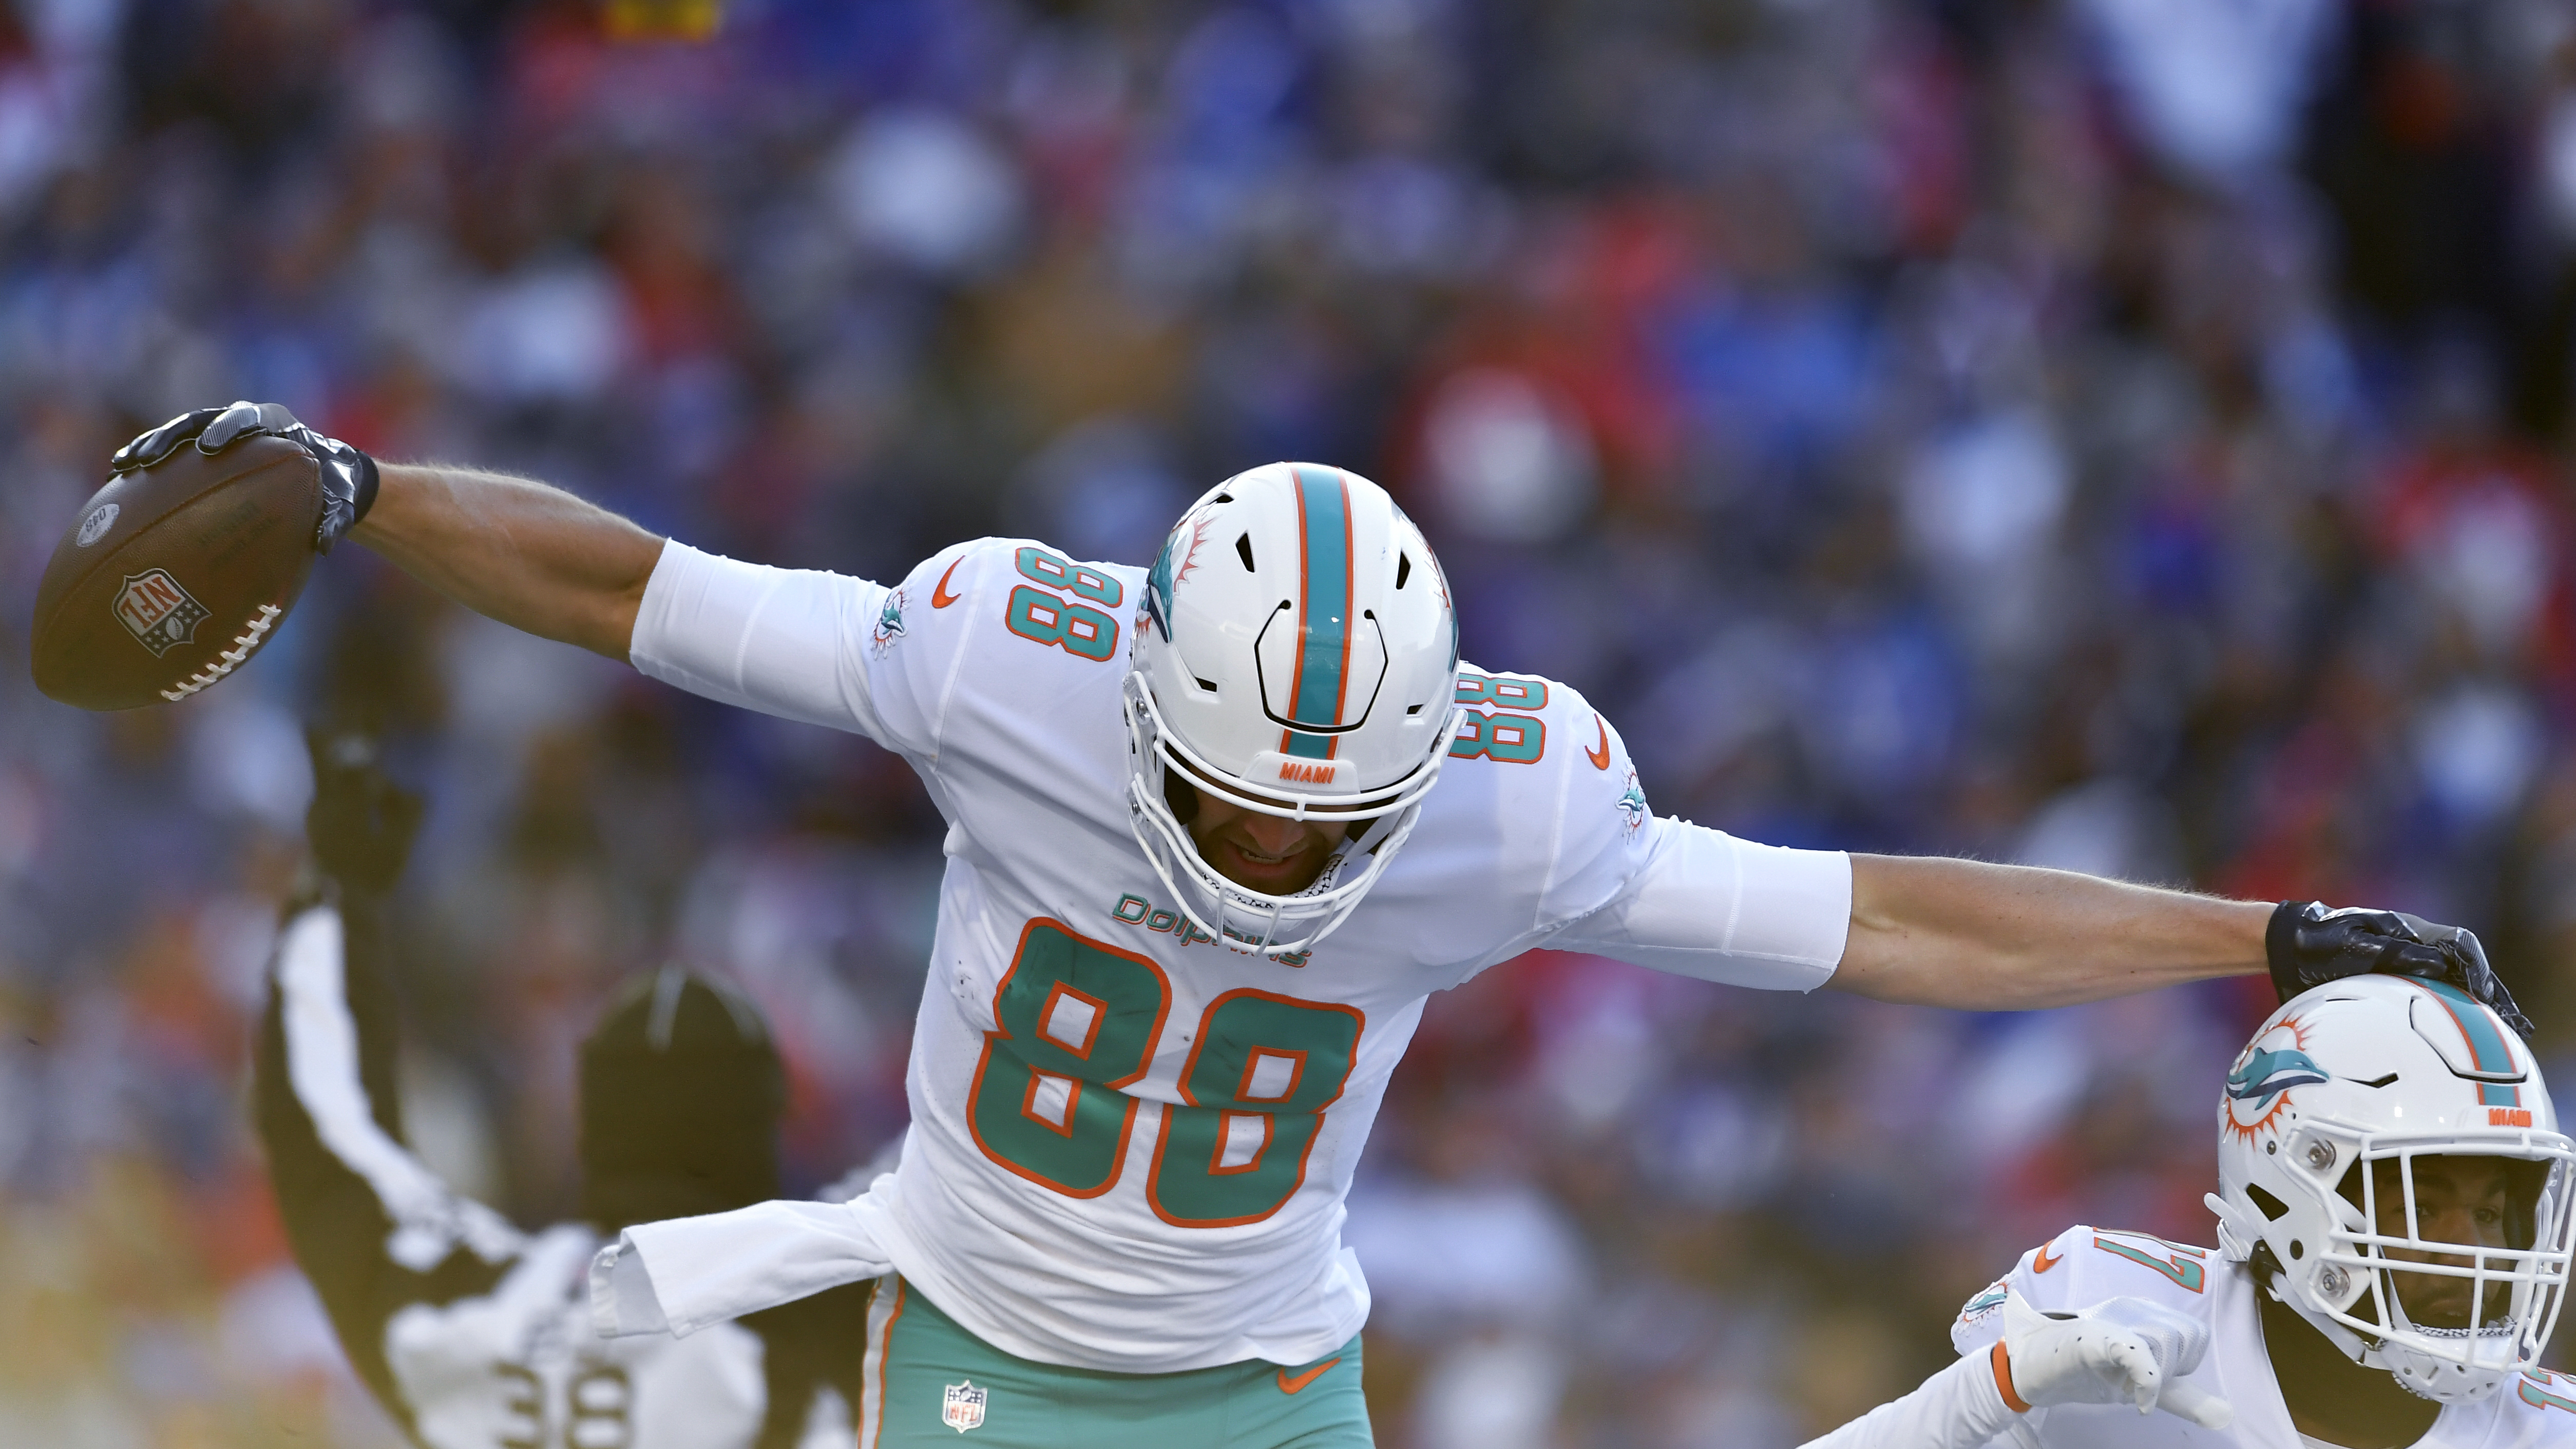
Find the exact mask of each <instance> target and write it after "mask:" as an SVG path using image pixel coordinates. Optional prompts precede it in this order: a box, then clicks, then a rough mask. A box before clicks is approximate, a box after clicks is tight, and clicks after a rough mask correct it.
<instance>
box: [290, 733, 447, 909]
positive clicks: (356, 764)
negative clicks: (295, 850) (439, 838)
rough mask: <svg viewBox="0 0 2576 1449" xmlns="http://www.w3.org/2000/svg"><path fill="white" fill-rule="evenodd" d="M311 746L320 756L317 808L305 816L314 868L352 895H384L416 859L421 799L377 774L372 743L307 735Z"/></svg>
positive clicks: (335, 735)
mask: <svg viewBox="0 0 2576 1449" xmlns="http://www.w3.org/2000/svg"><path fill="white" fill-rule="evenodd" d="M304 742H305V744H306V745H307V746H308V747H309V748H311V750H312V751H313V807H312V808H311V809H309V810H307V811H305V812H304V834H305V837H306V839H308V840H309V841H310V842H311V843H312V846H313V863H314V864H315V865H316V866H317V867H319V868H320V870H321V871H322V873H323V874H324V875H327V876H329V877H331V878H332V879H333V880H336V881H338V882H339V883H340V887H341V889H342V890H344V891H361V892H364V893H366V894H368V895H382V894H384V893H385V891H386V890H388V889H390V888H391V887H392V885H393V883H394V879H395V877H397V876H400V875H401V874H402V868H403V862H404V861H405V860H408V859H409V858H410V856H411V839H412V835H413V833H414V832H416V831H418V830H419V829H420V815H421V798H420V797H419V796H418V795H415V794H413V793H412V792H411V791H409V790H406V789H404V788H402V787H401V786H400V785H397V784H395V783H394V782H393V781H392V780H390V779H388V778H386V776H385V772H384V771H383V770H381V769H379V768H377V765H376V744H375V741H374V740H372V739H370V738H368V737H367V736H365V735H360V734H339V733H334V732H331V731H327V730H306V731H305V732H304Z"/></svg>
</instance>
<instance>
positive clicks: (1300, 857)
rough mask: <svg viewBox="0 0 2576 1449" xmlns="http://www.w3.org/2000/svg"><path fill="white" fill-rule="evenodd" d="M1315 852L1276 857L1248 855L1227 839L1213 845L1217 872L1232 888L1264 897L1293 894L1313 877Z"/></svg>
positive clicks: (1307, 851) (1315, 861)
mask: <svg viewBox="0 0 2576 1449" xmlns="http://www.w3.org/2000/svg"><path fill="white" fill-rule="evenodd" d="M1316 855H1317V852H1315V851H1313V850H1301V851H1298V852H1296V853H1295V854H1293V855H1286V856H1279V857H1276V858H1272V857H1265V856H1255V855H1251V854H1248V853H1247V852H1246V851H1245V850H1244V849H1243V847H1242V846H1239V845H1237V844H1235V843H1234V842H1233V841H1231V840H1220V841H1218V842H1217V862H1216V864H1217V873H1218V874H1220V875H1222V876H1224V877H1225V878H1226V879H1228V880H1230V881H1233V882H1234V883H1235V884H1236V885H1239V886H1243V887H1245V888H1247V889H1250V890H1256V891H1260V892H1261V893H1263V894H1264V895H1274V896H1282V895H1293V894H1295V893H1296V892H1297V891H1299V890H1302V889H1304V888H1305V886H1306V883H1307V882H1309V881H1311V880H1313V879H1314V878H1315V872H1316V867H1317V865H1318V864H1320V862H1319V861H1317V860H1316V859H1315V857H1316Z"/></svg>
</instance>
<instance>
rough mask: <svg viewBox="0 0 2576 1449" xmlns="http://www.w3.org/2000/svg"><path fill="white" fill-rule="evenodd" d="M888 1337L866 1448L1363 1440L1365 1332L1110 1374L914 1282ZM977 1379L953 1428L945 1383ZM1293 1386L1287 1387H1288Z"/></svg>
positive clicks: (1111, 1448) (1192, 1446) (1190, 1448)
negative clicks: (952, 1306) (1329, 1346)
mask: <svg viewBox="0 0 2576 1449" xmlns="http://www.w3.org/2000/svg"><path fill="white" fill-rule="evenodd" d="M877 1291H878V1292H879V1293H889V1292H891V1293H898V1294H900V1295H901V1297H900V1298H899V1299H898V1300H897V1308H896V1311H895V1313H894V1315H893V1317H892V1320H891V1321H890V1322H887V1323H886V1326H885V1329H884V1341H883V1342H881V1343H871V1344H869V1345H867V1355H868V1368H867V1380H868V1392H869V1394H870V1395H871V1396H873V1397H875V1398H876V1399H877V1404H876V1406H875V1407H876V1408H877V1409H878V1411H879V1415H880V1417H879V1421H878V1432H877V1434H876V1436H875V1438H874V1441H873V1442H872V1443H869V1444H866V1445H862V1446H861V1449H928V1446H932V1445H946V1446H958V1445H959V1444H960V1440H961V1439H962V1440H963V1445H962V1449H1214V1446H1219V1445H1222V1446H1225V1449H1370V1446H1371V1444H1373V1443H1374V1440H1372V1439H1371V1437H1370V1434H1369V1421H1368V1404H1367V1402H1366V1401H1365V1400H1363V1399H1362V1398H1361V1397H1360V1340H1359V1338H1358V1337H1357V1336H1356V1335H1354V1336H1353V1337H1352V1339H1351V1340H1350V1342H1348V1343H1345V1344H1343V1345H1342V1346H1341V1348H1339V1349H1338V1350H1336V1351H1334V1352H1333V1353H1331V1354H1329V1355H1327V1356H1325V1357H1324V1358H1321V1359H1318V1360H1316V1361H1315V1362H1314V1363H1310V1364H1298V1365H1295V1366H1292V1367H1282V1366H1280V1365H1278V1364H1274V1363H1268V1362H1264V1361H1262V1360H1260V1359H1247V1360H1245V1361H1244V1362H1242V1363H1232V1364H1225V1365H1222V1366H1220V1367H1217V1368H1206V1369H1193V1370H1191V1371H1189V1372H1187V1373H1177V1374H1114V1373H1103V1372H1101V1371H1099V1370H1096V1369H1078V1368H1061V1367H1058V1366H1056V1365H1054V1364H1043V1363H1035V1362H1032V1361H1030V1360H1028V1359H1024V1358H1014V1357H1012V1356H1011V1355H1009V1354H1007V1353H1004V1352H1002V1351H1001V1350H1000V1349H997V1348H994V1347H992V1346H991V1345H989V1344H987V1343H985V1342H984V1341H983V1340H981V1339H979V1338H977V1337H975V1336H974V1335H973V1334H971V1333H968V1332H967V1331H966V1330H965V1329H963V1328H960V1327H959V1326H958V1325H957V1321H956V1320H955V1319H952V1318H950V1317H949V1316H948V1315H947V1314H945V1313H942V1312H940V1311H939V1309H938V1307H937V1306H936V1305H934V1304H933V1303H932V1302H931V1301H930V1300H929V1299H927V1298H925V1297H923V1296H922V1295H921V1293H920V1291H919V1290H918V1289H916V1288H914V1287H913V1286H912V1285H911V1284H909V1283H905V1282H902V1281H901V1280H899V1279H895V1278H887V1279H884V1280H882V1281H881V1282H879V1283H878V1285H877ZM963 1383H972V1384H974V1385H975V1386H977V1387H979V1388H981V1389H983V1390H984V1393H985V1397H984V1404H983V1410H984V1413H983V1422H982V1423H980V1424H978V1425H976V1426H975V1427H974V1428H973V1429H970V1430H966V1431H963V1432H962V1434H961V1431H959V1430H956V1429H952V1428H950V1427H949V1426H948V1424H947V1423H946V1422H945V1421H944V1419H943V1417H942V1415H943V1409H944V1401H943V1395H944V1394H945V1392H946V1390H947V1387H948V1386H949V1385H951V1384H963ZM1292 1389H1293V1392H1292Z"/></svg>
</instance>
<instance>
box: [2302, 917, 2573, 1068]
mask: <svg viewBox="0 0 2576 1449" xmlns="http://www.w3.org/2000/svg"><path fill="white" fill-rule="evenodd" d="M2263 954H2264V956H2265V957H2266V958H2268V959H2269V961H2270V963H2271V967H2272V989H2273V990H2274V991H2276V992H2278V993H2280V998H2281V1000H2283V1001H2287V1000H2289V999H2290V998H2291V997H2293V996H2296V995H2298V994H2299V993H2300V992H2302V991H2306V990H2308V989H2309V988H2311V987H2316V986H2323V985H2325V984H2326V983H2327V982H2329V981H2339V980H2341V979H2343V978H2344V977H2346V976H2358V975H2360V974H2361V973H2363V972H2365V971H2378V972H2382V973H2384V974H2387V975H2391V976H2416V977H2421V978H2423V979H2425V980H2428V981H2444V982H2448V983H2450V984H2451V985H2453V986H2456V987H2458V988H2460V989H2461V990H2462V991H2465V992H2467V993H2468V994H2469V995H2471V996H2473V997H2475V998H2477V999H2478V1000H2479V1001H2481V1002H2484V1003H2485V1004H2487V1005H2488V1006H2490V1007H2493V1008H2494V1009H2495V1014H2496V1015H2498V1016H2500V1017H2502V1018H2504V1024H2505V1025H2507V1026H2509V1027H2512V1028H2513V1029H2514V1030H2515V1031H2516V1032H2518V1033H2520V1034H2521V1036H2522V1039H2523V1040H2524V1041H2529V1040H2531V1019H2530V1018H2529V1017H2526V1016H2524V1015H2523V1014H2522V1010H2521V1008H2519V1007H2517V1006H2515V1005H2514V1004H2513V993H2512V992H2509V991H2507V990H2505V989H2504V983H2503V982H2502V981H2499V980H2497V979H2496V974H2495V968H2494V967H2492V966H2489V965H2488V964H2487V953H2486V948H2485V947H2483V946H2480V945H2479V944H2478V938H2477V936H2476V934H2475V933H2473V932H2470V931H2466V930H2463V929H2461V928H2460V927H2458V926H2443V925H2436V924H2434V923H2433V922H2431V921H2428V920H2425V919H2424V918H2423V917H2421V916H2410V915H2407V914H2406V913H2405V912H2403V911H2374V910H2368V909H2364V908H2362V907H2359V906H2346V907H2344V908H2343V909H2341V910H2332V909H2329V908H2327V906H2326V905H2325V903H2324V902H2322V901H2283V902H2282V903H2281V904H2280V905H2279V906H2278V907H2277V908H2275V909H2274V910H2273V912H2272V922H2271V924H2270V926H2268V927H2266V928H2265V930H2264V932H2263Z"/></svg>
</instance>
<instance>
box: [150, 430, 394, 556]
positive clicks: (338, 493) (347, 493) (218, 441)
mask: <svg viewBox="0 0 2576 1449" xmlns="http://www.w3.org/2000/svg"><path fill="white" fill-rule="evenodd" d="M257 437H274V438H284V439H285V440H286V441H288V442H290V443H293V444H295V445H296V446H297V447H299V448H302V449H303V450H304V451H306V452H308V453H310V454H312V455H313V461H315V462H317V463H319V464H321V465H322V516H321V518H320V519H318V520H316V521H315V523H314V525H313V551H314V552H315V553H329V552H330V551H331V545H333V544H335V543H338V542H339V541H340V536H341V535H342V534H345V533H347V532H348V531H349V529H350V527H351V526H352V525H354V524H355V523H356V522H357V521H358V520H359V519H361V518H364V517H365V516H366V513H367V508H368V506H369V505H371V504H373V503H374V502H375V501H376V477H377V475H376V460H375V459H373V458H370V457H368V456H367V455H366V454H365V453H363V452H361V451H359V450H358V449H356V448H353V447H351V446H349V445H348V444H347V443H344V442H341V441H340V440H339V439H338V438H326V437H324V436H322V435H321V434H320V433H317V432H315V431H313V430H312V429H311V428H309V427H306V426H305V425H304V424H302V423H300V422H298V421H296V419H295V414H294V413H292V412H289V411H287V408H286V405H285V404H283V403H255V402H237V403H234V404H233V405H232V406H230V407H222V408H196V409H194V410H192V411H189V412H184V413H181V414H179V415H178V416H177V417H175V418H172V419H171V420H170V421H168V422H166V423H163V424H162V425H161V426H159V427H157V428H153V429H151V430H149V431H147V432H143V433H139V434H137V435H136V436H135V437H134V438H133V439H132V440H131V441H129V442H128V443H126V445H125V446H124V447H122V448H119V449H117V450H116V455H115V456H114V457H112V458H109V459H108V460H107V468H108V471H109V472H111V473H131V472H134V471H135V470H137V469H139V468H149V467H151V466H152V465H153V464H155V463H158V462H160V461H161V460H162V459H164V458H167V457H169V456H170V455H171V454H172V453H175V452H177V451H179V448H180V445H182V444H184V443H191V442H193V443H195V444H196V445H197V451H198V452H200V453H203V454H205V455H206V456H208V457H213V456H214V455H215V454H217V453H220V452H222V451H223V450H224V449H226V448H229V447H231V446H232V445H233V444H235V443H238V442H240V441H241V440H242V439H244V438H257Z"/></svg>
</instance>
